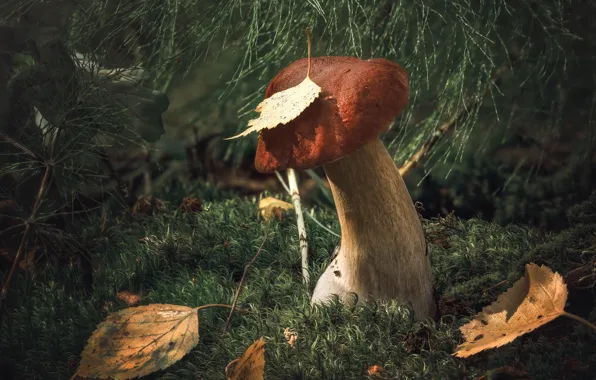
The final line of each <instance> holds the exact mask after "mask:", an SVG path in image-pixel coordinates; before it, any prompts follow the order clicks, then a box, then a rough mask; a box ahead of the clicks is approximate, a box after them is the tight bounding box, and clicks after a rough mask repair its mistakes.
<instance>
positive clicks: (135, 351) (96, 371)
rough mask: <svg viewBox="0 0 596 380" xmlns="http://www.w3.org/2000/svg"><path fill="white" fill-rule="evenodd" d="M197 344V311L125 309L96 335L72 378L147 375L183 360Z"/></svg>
mask: <svg viewBox="0 0 596 380" xmlns="http://www.w3.org/2000/svg"><path fill="white" fill-rule="evenodd" d="M198 342H199V317H198V312H197V308H190V307H186V306H178V305H169V304H151V305H145V306H138V307H131V308H127V309H123V310H120V311H117V312H114V313H111V314H110V315H108V317H107V318H106V320H105V321H104V322H102V323H100V324H99V326H98V327H97V329H96V330H95V331H94V332H93V334H92V335H91V337H90V338H89V340H88V342H87V346H86V347H85V349H84V350H83V353H82V355H81V363H80V364H79V367H78V368H77V372H76V373H75V375H74V376H73V378H75V377H77V376H78V377H82V378H99V379H106V378H112V379H114V380H120V379H132V378H135V377H141V376H145V375H148V374H150V373H152V372H155V371H157V370H160V369H164V368H166V367H169V366H170V365H172V364H173V363H175V362H176V361H178V360H180V359H181V358H182V357H183V356H184V355H186V354H187V353H188V352H189V351H190V350H191V349H192V348H193V347H194V346H196V345H197V343H198Z"/></svg>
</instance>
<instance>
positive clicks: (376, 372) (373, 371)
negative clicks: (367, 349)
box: [366, 364, 383, 376]
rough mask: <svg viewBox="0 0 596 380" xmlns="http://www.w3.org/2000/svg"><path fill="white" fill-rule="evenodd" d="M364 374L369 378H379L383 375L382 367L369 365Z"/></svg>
mask: <svg viewBox="0 0 596 380" xmlns="http://www.w3.org/2000/svg"><path fill="white" fill-rule="evenodd" d="M366 373H368V374H369V375H370V376H381V373H383V367H381V366H380V365H378V364H375V365H371V366H370V367H368V369H367V370H366Z"/></svg>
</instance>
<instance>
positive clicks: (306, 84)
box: [225, 76, 321, 140]
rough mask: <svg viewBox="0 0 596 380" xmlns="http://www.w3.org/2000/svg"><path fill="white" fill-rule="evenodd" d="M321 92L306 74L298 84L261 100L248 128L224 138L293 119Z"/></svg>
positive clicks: (234, 137)
mask: <svg viewBox="0 0 596 380" xmlns="http://www.w3.org/2000/svg"><path fill="white" fill-rule="evenodd" d="M320 93H321V87H319V86H318V85H317V84H316V83H315V82H313V81H312V80H311V79H310V78H309V77H308V76H307V77H306V78H304V80H303V81H302V82H300V84H298V85H297V86H295V87H290V88H288V89H287V90H284V91H280V92H277V93H275V94H273V95H272V96H271V97H269V98H267V99H265V100H263V101H262V102H261V103H259V105H258V106H257V108H256V111H257V112H260V115H259V117H258V118H257V119H252V120H250V121H249V122H248V126H249V128H248V129H246V130H245V131H243V132H242V133H240V134H237V135H236V136H232V137H228V138H227V139H225V140H231V139H236V138H238V137H243V136H246V135H248V134H250V133H251V132H258V131H260V130H263V129H271V128H275V127H277V126H278V125H283V124H287V123H289V122H290V121H292V120H294V119H295V118H297V117H298V116H300V114H301V113H302V112H304V110H305V109H307V108H308V106H310V105H311V104H312V102H314V101H315V99H316V98H317V97H318V96H319V94H320Z"/></svg>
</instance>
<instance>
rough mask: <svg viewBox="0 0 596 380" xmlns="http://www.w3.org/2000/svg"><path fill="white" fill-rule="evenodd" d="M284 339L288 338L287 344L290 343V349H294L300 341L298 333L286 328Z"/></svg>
mask: <svg viewBox="0 0 596 380" xmlns="http://www.w3.org/2000/svg"><path fill="white" fill-rule="evenodd" d="M284 337H285V338H286V342H288V344H289V345H290V347H292V348H294V346H295V345H296V341H297V340H298V333H297V332H296V331H294V330H292V329H291V328H289V327H286V328H285V329H284Z"/></svg>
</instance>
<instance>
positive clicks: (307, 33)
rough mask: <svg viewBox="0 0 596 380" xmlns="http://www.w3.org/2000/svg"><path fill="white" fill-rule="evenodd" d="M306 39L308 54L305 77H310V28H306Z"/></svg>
mask: <svg viewBox="0 0 596 380" xmlns="http://www.w3.org/2000/svg"><path fill="white" fill-rule="evenodd" d="M306 38H307V40H308V52H307V57H308V69H306V77H307V78H308V77H310V44H311V42H310V28H306Z"/></svg>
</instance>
